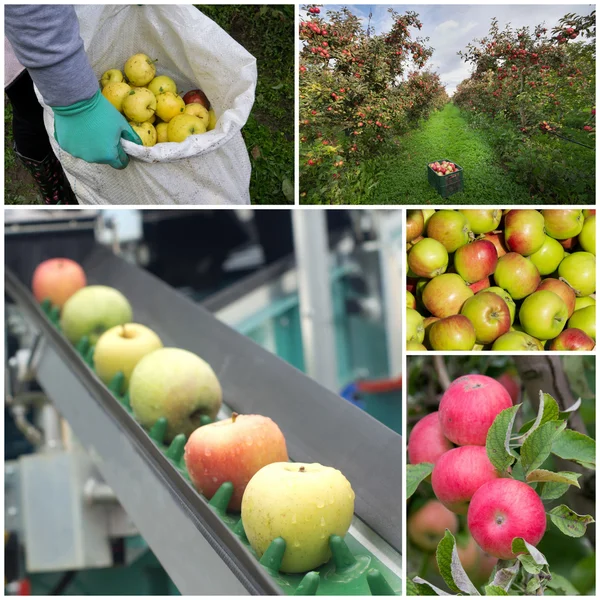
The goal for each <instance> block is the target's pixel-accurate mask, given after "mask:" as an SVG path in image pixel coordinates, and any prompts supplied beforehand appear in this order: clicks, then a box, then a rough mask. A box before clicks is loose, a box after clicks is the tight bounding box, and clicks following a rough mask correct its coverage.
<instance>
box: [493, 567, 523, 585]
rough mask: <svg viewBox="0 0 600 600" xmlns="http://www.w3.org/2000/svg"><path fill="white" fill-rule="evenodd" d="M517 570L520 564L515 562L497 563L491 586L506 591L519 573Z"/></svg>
mask: <svg viewBox="0 0 600 600" xmlns="http://www.w3.org/2000/svg"><path fill="white" fill-rule="evenodd" d="M519 569H520V564H519V562H518V561H516V560H515V561H514V562H513V561H507V560H501V561H498V567H497V570H496V574H495V575H494V580H493V581H492V583H491V585H492V586H494V587H499V588H502V589H503V590H506V591H508V590H509V589H510V586H511V585H512V583H513V581H514V580H515V577H516V576H517V574H518V573H519Z"/></svg>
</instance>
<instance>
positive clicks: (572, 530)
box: [548, 504, 595, 538]
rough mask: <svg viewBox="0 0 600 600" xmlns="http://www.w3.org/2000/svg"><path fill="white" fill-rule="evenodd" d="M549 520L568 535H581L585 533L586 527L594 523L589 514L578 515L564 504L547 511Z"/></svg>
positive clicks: (576, 536) (575, 536)
mask: <svg viewBox="0 0 600 600" xmlns="http://www.w3.org/2000/svg"><path fill="white" fill-rule="evenodd" d="M548 515H549V516H550V520H551V521H552V522H553V523H554V524H555V525H556V526H557V527H558V528H559V529H560V530H561V531H562V532H563V533H564V534H565V535H568V536H569V537H574V538H578V537H582V536H584V535H585V530H586V527H587V526H588V525H589V524H590V523H594V522H595V521H594V518H593V517H592V516H590V515H578V514H577V513H576V512H575V511H573V510H571V509H570V508H569V507H568V506H566V505H565V504H561V505H560V506H555V507H554V508H553V509H552V510H551V511H550V512H549V513H548Z"/></svg>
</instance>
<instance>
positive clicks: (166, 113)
mask: <svg viewBox="0 0 600 600" xmlns="http://www.w3.org/2000/svg"><path fill="white" fill-rule="evenodd" d="M184 110H185V102H184V101H183V100H182V98H181V97H180V96H178V95H177V94H174V93H173V92H163V93H162V94H159V95H158V96H156V114H157V115H158V116H159V117H160V118H161V119H162V120H163V121H164V122H165V123H168V122H169V121H170V120H171V119H172V118H173V117H176V116H177V115H180V114H182V113H183V111H184Z"/></svg>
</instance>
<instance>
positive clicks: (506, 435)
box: [485, 404, 521, 473]
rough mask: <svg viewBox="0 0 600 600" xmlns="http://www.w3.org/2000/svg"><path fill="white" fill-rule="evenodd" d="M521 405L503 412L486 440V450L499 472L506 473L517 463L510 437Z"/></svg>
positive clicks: (496, 419)
mask: <svg viewBox="0 0 600 600" xmlns="http://www.w3.org/2000/svg"><path fill="white" fill-rule="evenodd" d="M519 408H521V405H520V404H517V405H516V406H512V407H511V408H507V409H505V410H503V411H502V412H501V413H500V414H499V415H498V416H497V417H496V418H495V419H494V422H493V423H492V426H491V427H490V428H489V430H488V434H487V438H486V440H485V449H486V452H487V455H488V458H489V459H490V462H491V463H492V464H493V465H494V467H495V468H496V470H497V471H499V472H500V473H504V472H505V471H506V470H507V469H508V467H510V465H512V464H513V462H515V459H516V455H515V454H514V453H513V451H512V450H511V449H510V445H509V444H510V436H511V433H512V428H513V424H514V422H515V417H516V416H517V411H518V410H519Z"/></svg>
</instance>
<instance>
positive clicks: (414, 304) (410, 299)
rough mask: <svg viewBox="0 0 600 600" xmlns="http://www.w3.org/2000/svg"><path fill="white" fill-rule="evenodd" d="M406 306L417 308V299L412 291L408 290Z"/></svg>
mask: <svg viewBox="0 0 600 600" xmlns="http://www.w3.org/2000/svg"><path fill="white" fill-rule="evenodd" d="M406 308H415V309H416V308H417V300H416V299H415V297H414V296H413V294H411V293H410V292H406Z"/></svg>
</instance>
